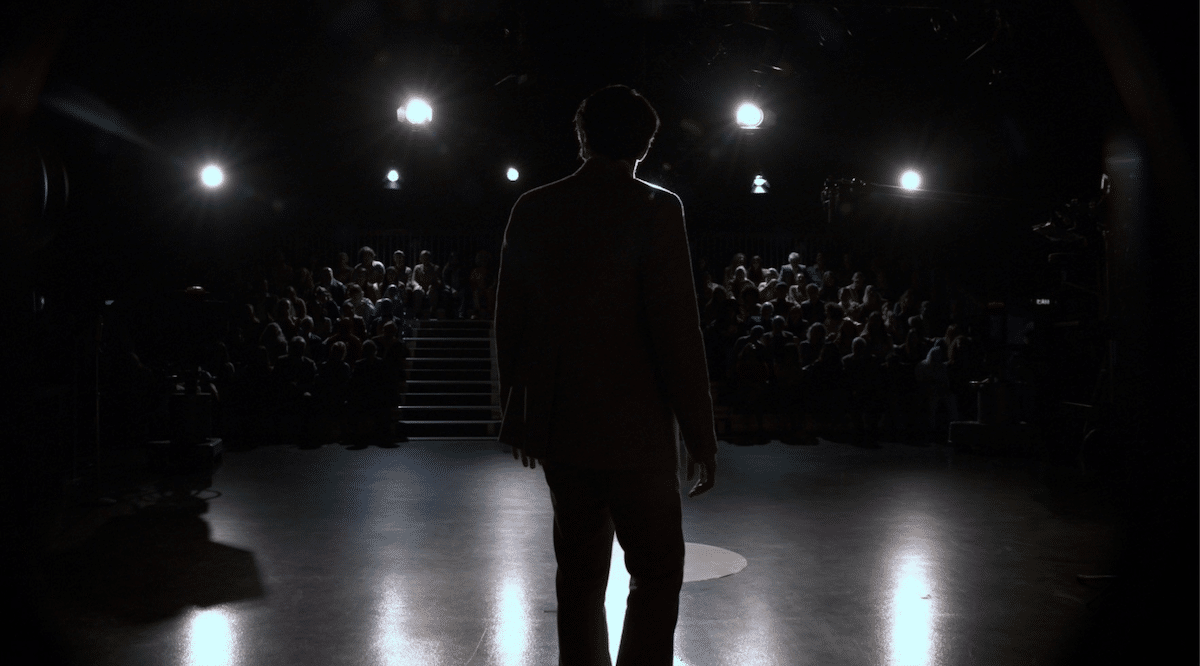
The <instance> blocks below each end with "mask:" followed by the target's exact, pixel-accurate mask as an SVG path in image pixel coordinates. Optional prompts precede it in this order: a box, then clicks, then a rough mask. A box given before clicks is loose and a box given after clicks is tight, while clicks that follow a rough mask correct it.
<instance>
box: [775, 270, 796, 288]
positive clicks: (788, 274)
mask: <svg viewBox="0 0 1200 666" xmlns="http://www.w3.org/2000/svg"><path fill="white" fill-rule="evenodd" d="M779 281H780V282H781V283H783V286H784V291H785V292H786V291H787V288H788V287H791V286H794V285H795V284H796V271H794V270H792V267H791V266H787V265H785V266H784V267H783V268H782V269H780V271H779Z"/></svg>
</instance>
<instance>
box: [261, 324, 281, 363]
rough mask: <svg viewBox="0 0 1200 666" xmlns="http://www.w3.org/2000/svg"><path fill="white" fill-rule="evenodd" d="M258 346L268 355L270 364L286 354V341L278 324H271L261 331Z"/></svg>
mask: <svg viewBox="0 0 1200 666" xmlns="http://www.w3.org/2000/svg"><path fill="white" fill-rule="evenodd" d="M258 345H259V346H260V347H262V348H263V349H265V350H266V351H267V352H268V353H269V354H270V359H271V362H272V363H274V361H275V359H277V358H279V357H281V356H283V355H285V354H287V348H288V339H287V337H286V336H285V335H284V333H283V328H281V327H280V326H279V323H278V322H271V323H269V324H267V327H266V328H264V329H263V332H262V335H261V336H260V337H259V339H258Z"/></svg>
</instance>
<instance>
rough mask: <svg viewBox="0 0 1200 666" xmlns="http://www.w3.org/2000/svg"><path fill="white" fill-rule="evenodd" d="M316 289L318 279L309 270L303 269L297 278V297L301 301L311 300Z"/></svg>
mask: <svg viewBox="0 0 1200 666" xmlns="http://www.w3.org/2000/svg"><path fill="white" fill-rule="evenodd" d="M316 287H317V284H316V278H315V277H314V276H313V272H312V271H310V270H308V269H307V268H301V269H300V272H299V273H297V278H296V295H297V296H298V297H299V298H300V299H301V300H305V301H307V300H311V299H312V293H313V290H314V289H316Z"/></svg>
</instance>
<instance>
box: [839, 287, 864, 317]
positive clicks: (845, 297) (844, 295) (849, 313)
mask: <svg viewBox="0 0 1200 666" xmlns="http://www.w3.org/2000/svg"><path fill="white" fill-rule="evenodd" d="M838 305H840V306H842V312H845V313H846V318H848V319H853V320H854V321H856V322H859V321H862V318H861V311H862V308H861V307H860V306H859V304H858V302H857V301H855V300H854V291H853V290H852V289H850V287H842V288H841V289H840V290H838Z"/></svg>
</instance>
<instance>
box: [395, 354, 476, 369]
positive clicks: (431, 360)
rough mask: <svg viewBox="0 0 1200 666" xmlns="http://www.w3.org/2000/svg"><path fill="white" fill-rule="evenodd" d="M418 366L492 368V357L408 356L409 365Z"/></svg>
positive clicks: (411, 366) (414, 367)
mask: <svg viewBox="0 0 1200 666" xmlns="http://www.w3.org/2000/svg"><path fill="white" fill-rule="evenodd" d="M417 366H421V367H425V366H433V367H435V368H436V367H438V366H441V367H445V368H447V369H450V368H458V367H461V366H466V367H468V368H470V369H472V370H474V369H477V368H483V369H487V370H491V368H492V359H490V358H452V357H447V356H418V357H412V356H409V357H408V367H410V368H413V369H416V368H417Z"/></svg>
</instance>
